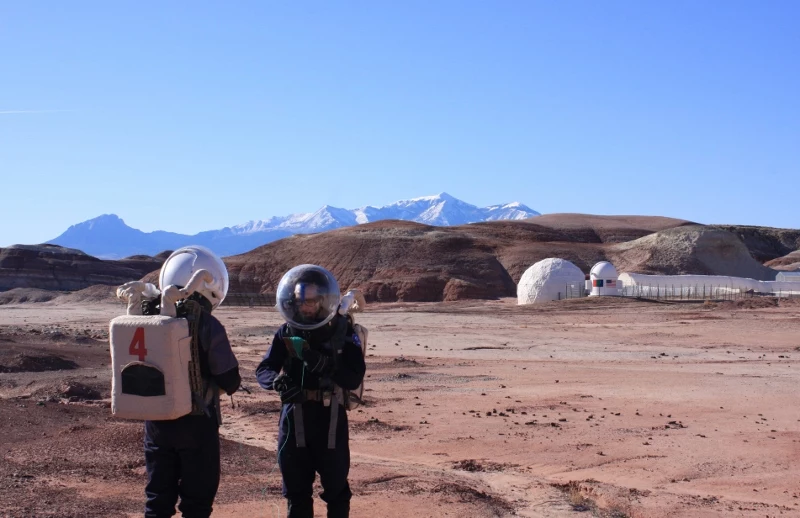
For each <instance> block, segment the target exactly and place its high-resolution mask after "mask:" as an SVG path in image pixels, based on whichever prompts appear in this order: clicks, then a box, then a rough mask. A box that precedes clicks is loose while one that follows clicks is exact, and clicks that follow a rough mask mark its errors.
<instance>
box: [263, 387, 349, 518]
mask: <svg viewBox="0 0 800 518" xmlns="http://www.w3.org/2000/svg"><path fill="white" fill-rule="evenodd" d="M330 415H331V411H330V407H325V406H323V405H322V404H321V403H305V404H303V422H304V428H305V438H306V447H305V448H298V447H297V442H296V436H295V432H296V430H295V424H294V410H293V406H292V405H284V406H283V410H282V411H281V423H280V432H279V433H278V463H279V464H280V467H281V475H283V496H285V497H286V499H287V500H288V506H289V518H312V517H313V516H314V501H313V490H312V487H313V485H314V478H315V476H316V473H319V480H320V483H321V484H322V494H321V495H320V497H321V498H322V500H324V501H325V502H326V503H327V504H328V518H347V517H348V516H349V514H350V498H351V497H352V493H351V492H350V485H349V484H348V482H347V475H348V474H349V472H350V446H349V436H348V432H347V412H346V411H345V410H344V408H343V407H341V406H339V417H338V422H337V426H336V448H334V449H329V448H328V429H329V425H330Z"/></svg>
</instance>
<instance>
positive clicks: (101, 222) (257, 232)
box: [48, 193, 539, 258]
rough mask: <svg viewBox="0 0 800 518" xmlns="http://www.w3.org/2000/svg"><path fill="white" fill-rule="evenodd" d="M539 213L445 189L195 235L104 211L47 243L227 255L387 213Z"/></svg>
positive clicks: (95, 251)
mask: <svg viewBox="0 0 800 518" xmlns="http://www.w3.org/2000/svg"><path fill="white" fill-rule="evenodd" d="M538 215H539V213H538V212H536V211H535V210H532V209H530V208H528V207H526V206H525V205H523V204H521V203H519V202H513V203H507V204H505V205H492V206H489V207H483V208H481V207H477V206H475V205H471V204H469V203H466V202H463V201H461V200H459V199H457V198H454V197H453V196H450V195H449V194H447V193H441V194H437V195H435V196H422V197H420V198H413V199H410V200H401V201H398V202H395V203H392V204H390V205H385V206H383V207H372V206H366V207H362V208H359V209H340V208H337V207H331V206H330V205H325V206H324V207H322V208H320V209H319V210H317V211H316V212H308V213H302V214H291V215H289V216H284V217H278V216H275V217H272V218H269V219H264V220H253V221H248V222H247V223H243V224H241V225H235V226H233V227H225V228H222V229H219V230H209V231H205V232H200V233H199V234H195V235H192V236H189V235H184V234H175V233H171V232H164V231H155V232H142V231H140V230H136V229H133V228H131V227H128V226H127V225H125V223H124V222H123V221H122V220H121V219H120V218H119V217H117V216H115V215H113V214H105V215H103V216H99V217H97V218H94V219H91V220H88V221H84V222H83V223H78V224H77V225H73V226H71V227H70V228H69V229H67V231H66V232H64V233H63V234H61V235H60V236H58V237H57V238H55V239H53V240H52V241H49V242H48V243H51V244H56V245H61V246H67V247H70V248H78V249H80V250H83V251H84V252H86V253H88V254H91V255H94V256H97V257H102V258H122V257H128V256H131V255H138V254H143V255H155V254H157V253H159V252H162V251H164V250H168V249H173V250H174V249H175V248H179V247H181V246H185V245H188V244H199V245H205V246H208V247H209V248H211V249H212V250H214V251H215V252H217V253H218V254H220V255H222V256H227V255H234V254H240V253H244V252H247V251H249V250H252V249H253V248H255V247H257V246H260V245H264V244H267V243H269V242H272V241H275V240H277V239H281V238H283V237H287V236H290V235H292V234H310V233H316V232H324V231H326V230H332V229H334V228H339V227H347V226H352V225H359V224H363V223H369V222H372V221H379V220H384V219H400V220H406V221H416V222H418V223H424V224H426V225H437V226H452V225H465V224H468V223H476V222H480V221H496V220H507V219H526V218H530V217H533V216H538Z"/></svg>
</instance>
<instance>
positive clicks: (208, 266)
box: [158, 245, 228, 309]
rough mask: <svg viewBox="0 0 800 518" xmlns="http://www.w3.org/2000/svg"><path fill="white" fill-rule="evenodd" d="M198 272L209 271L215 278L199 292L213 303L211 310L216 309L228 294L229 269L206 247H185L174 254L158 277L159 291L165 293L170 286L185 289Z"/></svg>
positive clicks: (165, 263)
mask: <svg viewBox="0 0 800 518" xmlns="http://www.w3.org/2000/svg"><path fill="white" fill-rule="evenodd" d="M198 270H208V272H209V273H211V276H212V277H213V278H214V279H213V281H211V282H204V283H203V284H202V286H201V288H200V289H198V290H197V292H198V293H200V294H201V295H203V296H204V297H205V298H207V299H208V301H209V302H211V309H216V308H217V307H218V306H219V305H220V304H221V303H222V301H223V299H225V295H227V294H228V269H227V268H226V267H225V263H223V262H222V259H220V258H219V257H217V255H216V254H215V253H214V252H212V251H211V250H209V249H208V248H206V247H204V246H199V245H192V246H185V247H183V248H179V249H178V250H175V251H174V252H172V254H171V255H170V256H169V257H168V258H167V260H166V261H164V266H162V267H161V273H160V274H159V275H158V286H159V289H160V290H161V291H164V290H165V289H166V288H167V286H170V285H175V286H179V287H185V286H186V284H187V283H188V282H189V279H191V278H192V276H193V275H194V274H195V272H197V271H198Z"/></svg>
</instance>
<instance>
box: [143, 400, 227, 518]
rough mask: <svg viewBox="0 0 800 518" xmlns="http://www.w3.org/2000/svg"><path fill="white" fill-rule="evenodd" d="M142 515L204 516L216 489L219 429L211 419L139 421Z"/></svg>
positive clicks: (197, 517)
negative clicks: (177, 513)
mask: <svg viewBox="0 0 800 518" xmlns="http://www.w3.org/2000/svg"><path fill="white" fill-rule="evenodd" d="M144 460H145V465H146V467H147V486H146V487H145V494H146V495H147V503H146V504H145V513H144V515H145V517H148V518H161V517H167V516H172V515H174V514H175V503H176V502H177V501H178V497H180V499H181V503H180V505H179V506H178V509H180V511H181V513H182V515H183V516H184V517H185V518H208V517H209V516H210V515H211V505H212V504H213V503H214V497H215V496H216V494H217V487H218V486H219V428H218V426H217V421H216V419H215V418H208V417H206V416H193V415H188V416H184V417H180V418H178V419H174V420H171V421H145V425H144Z"/></svg>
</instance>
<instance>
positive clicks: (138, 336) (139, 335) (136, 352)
mask: <svg viewBox="0 0 800 518" xmlns="http://www.w3.org/2000/svg"><path fill="white" fill-rule="evenodd" d="M128 353H129V354H131V355H133V356H138V357H139V361H140V362H143V361H144V357H145V356H147V349H145V347H144V328H143V327H137V328H136V331H135V332H134V333H133V340H131V345H130V347H128Z"/></svg>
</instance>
